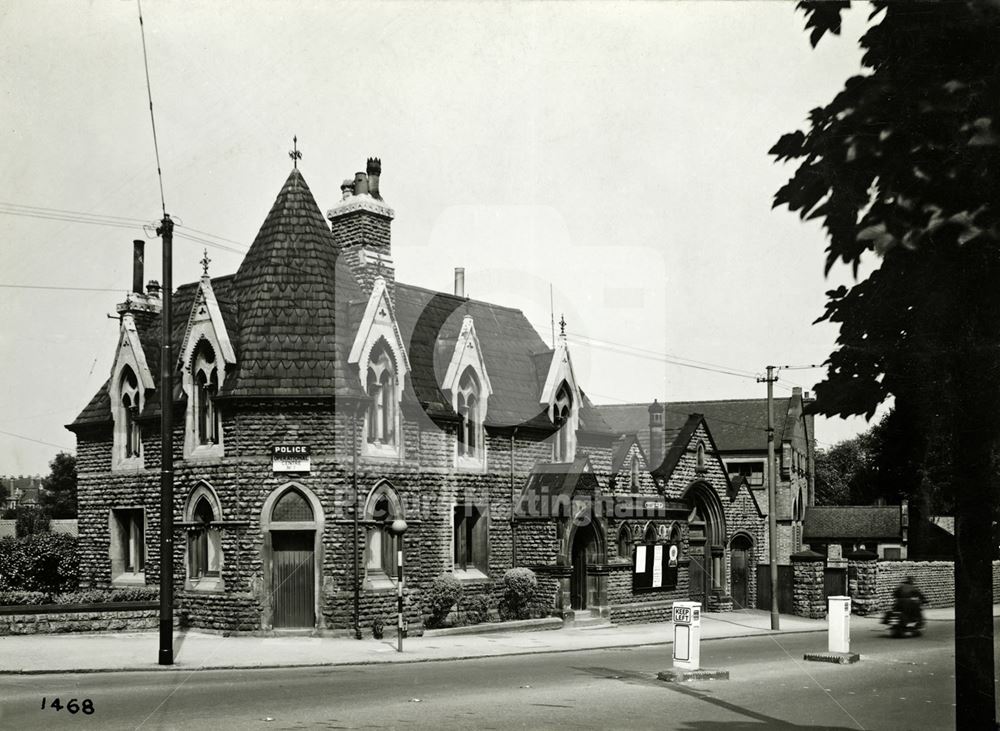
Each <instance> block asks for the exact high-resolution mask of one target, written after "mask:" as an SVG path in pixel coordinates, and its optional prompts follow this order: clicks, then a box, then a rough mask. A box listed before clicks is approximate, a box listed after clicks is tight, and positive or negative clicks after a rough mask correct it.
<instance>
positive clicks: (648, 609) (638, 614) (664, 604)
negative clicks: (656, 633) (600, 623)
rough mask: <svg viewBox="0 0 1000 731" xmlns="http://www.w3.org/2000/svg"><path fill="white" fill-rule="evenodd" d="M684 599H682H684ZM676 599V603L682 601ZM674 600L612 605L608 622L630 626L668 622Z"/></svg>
mask: <svg viewBox="0 0 1000 731" xmlns="http://www.w3.org/2000/svg"><path fill="white" fill-rule="evenodd" d="M686 598H687V597H684V598H683V599H686ZM683 599H678V600H677V601H682V600H683ZM673 604H674V600H672V599H671V600H667V601H649V602H633V603H630V604H612V605H611V607H609V610H610V613H611V615H610V617H609V618H610V620H611V621H612V622H613V623H615V624H631V623H636V622H668V621H670V616H671V607H672V606H673ZM665 639H669V638H665Z"/></svg>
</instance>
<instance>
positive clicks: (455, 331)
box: [68, 159, 767, 632]
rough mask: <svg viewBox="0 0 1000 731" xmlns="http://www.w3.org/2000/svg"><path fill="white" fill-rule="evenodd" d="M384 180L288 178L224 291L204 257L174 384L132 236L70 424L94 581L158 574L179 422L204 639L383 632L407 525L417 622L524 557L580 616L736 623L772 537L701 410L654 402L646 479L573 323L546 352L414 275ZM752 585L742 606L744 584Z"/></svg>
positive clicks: (190, 576) (194, 608) (197, 623)
mask: <svg viewBox="0 0 1000 731" xmlns="http://www.w3.org/2000/svg"><path fill="white" fill-rule="evenodd" d="M380 173H381V163H380V161H379V160H376V159H372V160H369V161H368V165H367V170H366V172H362V173H357V174H356V176H355V177H354V178H353V179H349V180H346V181H345V182H344V184H343V185H342V187H341V191H340V195H339V196H336V195H334V196H332V197H333V198H334V200H332V201H329V203H328V205H329V206H330V207H329V209H328V211H327V213H326V216H325V217H324V215H323V214H322V213H321V210H320V208H319V206H318V204H317V202H316V200H315V198H314V196H313V194H312V193H311V192H310V190H309V187H308V186H307V185H306V181H305V179H304V178H303V176H302V174H301V172H300V171H299V170H298V169H293V170H292V171H291V173H290V174H289V176H288V178H287V180H286V181H285V183H284V185H283V186H281V189H280V192H279V193H278V195H277V198H276V199H275V201H274V205H273V206H272V207H271V210H270V212H269V213H267V215H266V217H264V220H263V223H262V224H261V227H260V230H259V232H258V234H257V236H256V238H255V239H254V241H253V244H252V246H251V247H250V249H249V251H248V252H247V253H246V255H245V258H244V260H243V262H242V264H241V265H240V267H239V269H238V270H237V271H236V272H235V273H234V274H227V275H223V276H213V275H210V274H209V271H208V264H209V262H208V260H207V258H206V259H205V260H203V269H204V274H203V276H202V277H201V278H200V280H199V281H196V282H191V283H189V284H185V285H183V286H180V287H179V288H177V290H176V292H175V293H174V296H173V298H172V308H173V312H172V318H173V323H174V327H173V333H172V346H173V353H174V354H175V357H176V360H175V362H174V363H172V364H171V368H172V369H173V372H174V379H173V387H172V390H171V392H170V393H162V392H161V389H160V385H159V384H160V382H159V379H158V377H157V374H158V373H159V368H160V362H159V361H160V352H161V343H160V317H161V307H162V304H161V295H160V292H159V289H158V286H157V285H156V283H155V282H150V283H149V285H148V286H146V287H145V288H144V287H143V285H142V282H143V273H142V251H141V248H142V242H136V244H135V247H136V251H135V271H134V276H133V292H132V293H131V294H130V296H129V297H128V298H127V299H126V301H125V302H123V303H122V304H121V305H119V307H118V311H119V314H120V321H121V326H120V331H119V336H118V342H117V346H116V354H115V358H114V365H113V368H112V371H111V374H110V378H109V379H108V381H107V383H106V384H105V385H104V386H103V387H102V388H101V389H100V391H99V392H98V393H97V394H96V395H94V396H93V398H92V399H91V400H90V402H89V403H88V404H87V406H86V407H85V408H84V409H83V411H82V412H81V413H80V415H79V416H78V417H77V418H76V420H75V421H74V422H73V423H72V424H70V425H69V427H68V428H69V429H71V430H72V431H73V432H74V433H75V434H76V437H77V454H78V463H79V531H80V544H79V545H80V565H81V575H82V583H83V584H84V585H85V586H93V587H107V586H117V585H132V584H155V583H157V582H158V580H159V576H158V573H159V572H158V565H159V555H158V546H159V545H160V519H159V470H160V464H161V459H162V457H163V455H162V453H161V450H160V438H159V419H160V413H161V409H164V408H169V409H171V410H172V412H173V416H174V453H173V455H172V459H173V463H174V471H175V477H174V495H175V501H174V527H175V531H176V532H175V535H174V543H173V545H174V556H173V560H174V576H175V580H176V589H175V597H176V602H177V608H178V612H179V613H180V614H181V616H182V617H183V618H184V621H186V622H187V623H188V624H190V625H191V626H194V627H202V628H211V629H220V630H229V631H258V632H259V631H270V630H274V629H280V628H311V629H313V630H315V631H336V630H350V629H352V628H354V627H355V626H356V623H357V624H358V625H360V626H361V627H367V626H370V625H371V623H372V621H373V620H374V619H376V618H384V617H390V616H392V614H393V612H394V610H395V599H396V569H397V567H396V561H397V547H398V543H399V542H400V540H401V539H400V538H399V537H397V536H395V535H393V534H392V533H391V532H390V531H389V529H388V527H387V526H388V525H389V524H390V523H391V521H392V520H394V519H398V518H402V519H404V520H405V521H406V523H407V525H408V529H407V531H406V533H405V535H404V536H403V538H402V541H403V550H404V555H405V559H404V560H405V563H406V567H405V568H406V580H405V602H406V613H407V621H408V622H409V624H410V627H411V628H418V627H419V626H420V623H421V622H422V620H423V616H424V606H423V600H422V594H423V593H424V592H425V591H426V590H427V588H428V587H429V586H430V583H431V582H432V581H433V579H434V578H435V577H437V576H438V575H440V574H442V573H450V574H453V575H454V576H455V577H456V578H457V579H458V580H460V581H461V582H462V584H463V586H464V595H465V596H475V595H489V598H490V600H491V603H492V604H493V606H496V603H497V601H498V599H499V591H500V583H499V582H500V579H501V578H502V576H503V574H504V572H505V571H506V570H508V569H510V568H512V567H520V566H524V567H529V568H531V569H532V570H533V571H535V572H536V574H537V577H538V583H539V593H538V595H537V597H536V603H537V605H538V607H539V608H540V609H541V610H542V611H544V612H545V613H547V614H551V615H554V616H560V617H563V618H566V619H570V620H573V619H577V620H579V619H580V618H581V615H583V616H591V615H599V616H602V617H609V618H610V619H611V620H612V621H618V622H627V621H639V620H643V621H650V620H655V619H665V618H666V617H667V616H668V613H669V606H670V603H671V602H672V601H674V600H680V599H688V598H691V599H695V600H701V601H703V602H704V603H705V604H706V605H707V606H708V607H709V608H717V609H727V608H730V607H732V605H733V599H732V596H733V594H734V590H733V589H734V575H733V574H732V573H731V563H732V546H733V545H738V546H739V547H740V549H739V550H740V551H741V554H742V556H741V561H743V562H744V563H749V566H751V567H753V566H755V565H756V564H758V563H761V562H765V561H766V560H767V554H766V546H767V536H766V521H765V519H764V515H763V512H762V511H761V506H760V504H759V500H758V499H757V497H755V495H754V494H753V492H752V491H751V490H750V489H749V487H748V485H747V483H746V481H745V480H742V479H739V478H737V479H733V478H732V477H731V476H730V474H729V473H728V472H727V469H726V467H725V465H724V464H723V461H722V459H721V457H720V454H719V450H718V449H717V448H716V445H715V443H714V442H713V437H712V434H711V432H710V430H709V425H708V424H707V423H706V421H705V419H704V417H702V416H701V415H699V414H691V415H683V416H681V417H675V418H672V419H671V418H667V419H665V418H664V415H663V413H662V408H659V410H657V409H658V406H659V405H657V404H654V405H653V406H651V407H650V414H649V420H650V426H651V429H656V430H657V432H656V433H657V435H658V438H662V440H663V443H664V444H665V449H663V450H662V452H660V453H658V454H657V459H656V463H655V464H649V463H648V460H647V455H646V450H644V449H643V447H642V444H641V441H640V440H638V439H637V438H636V435H635V434H626V435H623V434H622V433H621V432H619V431H615V430H613V429H612V428H611V427H609V425H608V423H607V422H606V421H605V420H604V418H603V417H602V416H601V413H600V412H599V410H598V409H597V408H596V407H595V406H594V405H593V404H592V403H591V402H590V400H589V399H588V398H587V396H586V394H585V392H584V389H583V384H581V383H579V382H578V381H577V378H576V375H575V373H574V370H573V360H572V357H571V353H570V348H569V347H568V345H567V339H566V336H565V332H562V333H561V334H560V335H559V336H558V337H557V338H556V341H555V342H554V343H553V344H552V345H554V347H551V346H550V344H547V343H546V342H545V341H544V340H543V339H542V338H541V337H540V336H539V334H538V333H537V332H536V331H535V330H534V329H533V328H532V326H531V325H530V324H529V322H528V321H527V319H526V318H525V316H524V314H523V313H522V312H521V311H520V310H518V309H516V308H512V307H507V306H503V305H499V304H493V303H489V302H483V301H478V300H475V299H471V298H468V297H466V296H465V295H464V284H463V281H462V279H461V278H460V277H459V276H458V274H459V272H458V270H456V287H455V291H453V292H436V291H432V290H429V289H425V288H423V287H420V286H415V285H411V284H404V283H403V282H401V281H398V280H397V279H396V276H395V271H394V267H393V257H392V243H391V237H390V227H391V223H392V220H393V217H394V215H395V214H394V212H393V210H392V208H390V207H389V206H388V204H387V203H386V201H385V200H384V199H383V197H382V194H381V192H380V186H379V182H380ZM324 195H326V196H329V191H328V192H325V193H324ZM213 274H214V273H213ZM564 328H565V325H564V327H563V329H564ZM108 346H109V347H111V343H109V344H108ZM658 452H659V450H658ZM748 575H749V579H748V578H747V577H748ZM740 582H743V583H742V585H739V586H737V587H736V590H737V591H736V593H738V594H739V595H740V596H741V597H744V598H746V601H747V602H748V603H750V604H751V605H752V604H753V601H754V598H753V597H754V586H753V583H754V582H753V571H750V572H747V571H744V572H743V574H742V575H741V576H740V577H735V583H736V584H739V583H740ZM356 591H357V593H356ZM355 606H357V612H356V611H355ZM387 624H389V622H387Z"/></svg>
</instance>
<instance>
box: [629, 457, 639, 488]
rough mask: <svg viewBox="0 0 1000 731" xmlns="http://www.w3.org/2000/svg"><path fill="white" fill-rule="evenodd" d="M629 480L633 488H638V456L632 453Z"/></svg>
mask: <svg viewBox="0 0 1000 731" xmlns="http://www.w3.org/2000/svg"><path fill="white" fill-rule="evenodd" d="M630 482H631V485H632V489H633V490H638V489H639V457H638V456H637V455H635V454H633V455H632V466H631V470H630Z"/></svg>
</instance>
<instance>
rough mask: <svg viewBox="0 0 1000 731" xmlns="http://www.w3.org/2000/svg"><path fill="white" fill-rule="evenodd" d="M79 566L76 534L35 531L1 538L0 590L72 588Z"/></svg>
mask: <svg viewBox="0 0 1000 731" xmlns="http://www.w3.org/2000/svg"><path fill="white" fill-rule="evenodd" d="M79 567H80V559H79V556H78V555H77V551H76V538H75V537H73V536H70V535H65V534H62V533H33V534H31V535H27V536H24V537H23V538H3V539H0V591H43V592H52V593H55V592H62V591H72V590H74V589H76V587H77V582H78V572H79Z"/></svg>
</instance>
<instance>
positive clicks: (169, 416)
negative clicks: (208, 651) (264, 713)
mask: <svg viewBox="0 0 1000 731" xmlns="http://www.w3.org/2000/svg"><path fill="white" fill-rule="evenodd" d="M156 233H157V235H159V236H160V237H161V238H162V239H163V310H162V312H161V314H160V324H161V326H162V330H161V333H160V340H161V343H160V655H159V663H160V665H173V664H174V419H173V416H174V413H173V410H174V383H173V365H174V356H173V347H172V345H171V343H170V338H171V335H172V333H171V330H172V329H173V322H172V318H171V317H170V314H171V312H170V308H171V298H172V295H173V289H174V281H173V279H174V278H173V242H174V222H173V221H171V220H170V216H169V215H167V214H166V213H164V214H163V220H162V221H161V222H160V226H159V227H158V228H157V229H156Z"/></svg>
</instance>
